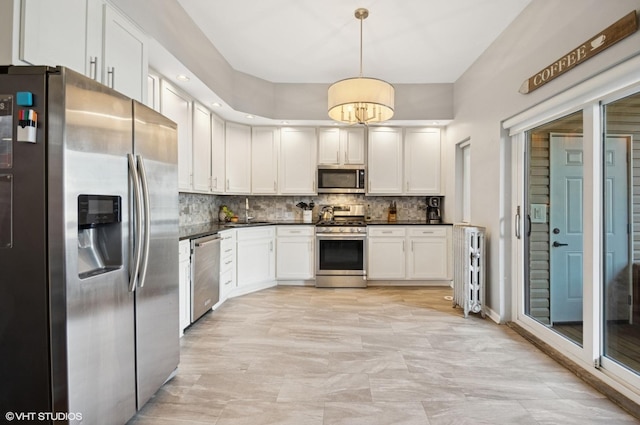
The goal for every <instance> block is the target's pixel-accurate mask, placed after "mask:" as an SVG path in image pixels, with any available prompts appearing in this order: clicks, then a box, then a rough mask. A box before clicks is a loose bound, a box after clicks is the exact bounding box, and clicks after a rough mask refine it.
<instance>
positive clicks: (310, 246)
mask: <svg viewBox="0 0 640 425" xmlns="http://www.w3.org/2000/svg"><path fill="white" fill-rule="evenodd" d="M308 246H309V252H313V243H312V242H309V243H308Z"/></svg>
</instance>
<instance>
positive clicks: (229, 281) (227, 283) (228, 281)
mask: <svg viewBox="0 0 640 425" xmlns="http://www.w3.org/2000/svg"><path fill="white" fill-rule="evenodd" d="M231 282H232V280H227V281H226V282H225V283H224V284H225V285H229V284H231Z"/></svg>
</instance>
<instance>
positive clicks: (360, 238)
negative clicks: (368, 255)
mask: <svg viewBox="0 0 640 425" xmlns="http://www.w3.org/2000/svg"><path fill="white" fill-rule="evenodd" d="M316 239H317V240H319V241H321V240H325V241H364V240H366V239H367V235H357V234H356V235H345V234H344V233H342V234H338V235H336V236H330V234H329V233H316Z"/></svg>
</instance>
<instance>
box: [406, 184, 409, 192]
mask: <svg viewBox="0 0 640 425" xmlns="http://www.w3.org/2000/svg"><path fill="white" fill-rule="evenodd" d="M406 190H407V192H408V191H409V182H407V189H406Z"/></svg>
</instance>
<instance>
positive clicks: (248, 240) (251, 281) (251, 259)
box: [235, 226, 276, 295]
mask: <svg viewBox="0 0 640 425" xmlns="http://www.w3.org/2000/svg"><path fill="white" fill-rule="evenodd" d="M237 232H238V234H237V238H238V244H237V250H238V251H237V261H238V262H237V270H238V275H237V276H238V278H237V289H236V292H235V295H241V294H246V293H249V292H253V291H255V290H257V289H262V288H268V287H270V286H274V285H275V283H276V282H275V279H276V250H275V248H276V247H275V227H274V226H260V227H252V228H244V229H238V230H237Z"/></svg>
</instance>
